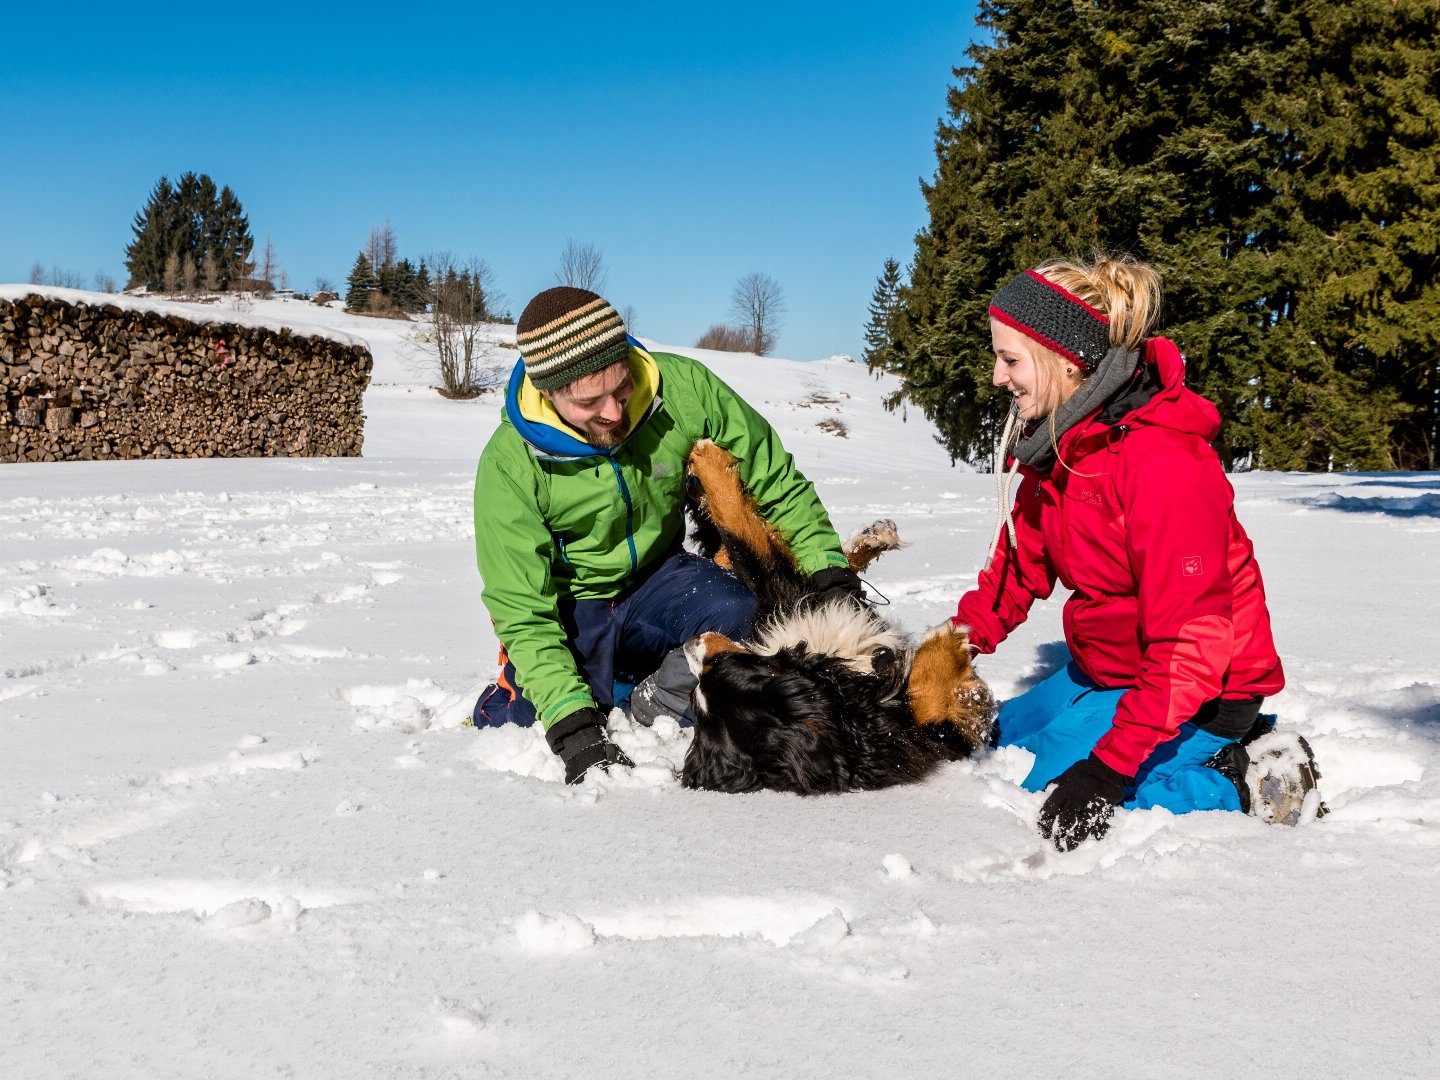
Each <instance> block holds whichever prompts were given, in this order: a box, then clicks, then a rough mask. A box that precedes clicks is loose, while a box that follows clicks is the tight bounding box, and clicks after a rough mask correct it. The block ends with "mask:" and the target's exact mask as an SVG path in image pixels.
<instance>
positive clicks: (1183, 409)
mask: <svg viewBox="0 0 1440 1080" xmlns="http://www.w3.org/2000/svg"><path fill="white" fill-rule="evenodd" d="M1145 363H1146V365H1147V366H1149V367H1152V368H1153V369H1154V371H1155V373H1156V375H1158V376H1159V379H1160V389H1159V390H1158V391H1157V392H1156V393H1155V395H1154V396H1153V397H1151V398H1150V400H1149V401H1147V402H1146V403H1145V404H1143V405H1141V406H1139V407H1138V408H1136V409H1135V410H1134V411H1133V412H1131V413H1129V414H1128V415H1126V416H1125V417H1123V418H1122V419H1121V423H1125V424H1153V425H1155V426H1157V427H1166V428H1170V429H1171V430H1173V431H1183V432H1186V433H1187V434H1191V435H1199V436H1200V437H1201V438H1202V439H1204V440H1205V441H1206V442H1210V441H1212V440H1213V439H1214V438H1215V436H1216V435H1218V434H1220V410H1219V409H1217V408H1216V407H1215V406H1214V404H1213V403H1212V402H1210V401H1209V400H1208V399H1206V398H1203V397H1201V396H1200V395H1199V394H1197V393H1195V391H1193V390H1191V389H1190V388H1189V387H1188V386H1186V385H1185V357H1183V356H1181V355H1180V350H1179V349H1178V348H1177V347H1176V345H1175V343H1174V342H1173V341H1171V340H1170V339H1169V338H1162V337H1157V338H1151V339H1150V340H1149V341H1147V342H1145Z"/></svg>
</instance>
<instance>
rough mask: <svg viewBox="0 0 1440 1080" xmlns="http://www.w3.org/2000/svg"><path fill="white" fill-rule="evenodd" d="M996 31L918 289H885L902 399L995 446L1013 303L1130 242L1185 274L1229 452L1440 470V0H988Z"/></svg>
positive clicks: (1177, 316)
mask: <svg viewBox="0 0 1440 1080" xmlns="http://www.w3.org/2000/svg"><path fill="white" fill-rule="evenodd" d="M978 22H979V25H980V26H981V27H982V28H984V29H985V30H986V31H988V32H989V35H990V40H988V41H987V42H986V43H984V44H977V45H975V46H973V47H971V48H970V49H969V50H968V51H967V56H968V58H969V60H970V63H969V64H968V65H967V66H964V67H960V68H956V69H955V75H956V78H957V83H956V85H954V86H953V87H952V88H951V89H950V91H949V100H948V115H947V116H946V117H945V118H943V119H942V121H941V123H940V126H939V131H938V135H937V139H936V156H937V160H938V165H937V169H936V172H935V175H934V178H933V179H932V180H931V181H930V182H928V183H925V184H923V191H924V195H925V199H926V202H927V203H928V207H929V224H928V225H927V227H926V228H925V229H924V230H923V231H922V232H921V233H920V234H919V235H918V236H917V238H916V247H915V256H914V261H913V264H912V265H911V267H910V273H909V280H908V282H903V283H898V282H896V281H895V280H894V277H895V275H893V272H892V268H891V267H889V266H887V268H886V272H885V274H882V277H881V282H880V283H879V284H878V285H877V291H876V298H875V302H874V303H873V304H872V309H871V325H870V326H869V327H868V328H867V350H866V358H867V360H868V361H869V362H870V364H871V366H872V367H874V368H876V369H877V370H886V371H892V372H895V373H896V374H899V375H900V376H901V378H902V379H903V385H902V388H901V389H900V390H899V391H898V392H897V393H896V394H895V395H892V397H891V399H890V401H889V404H890V405H891V407H895V406H897V405H899V404H900V403H901V402H902V401H910V402H913V403H915V404H916V405H918V406H919V407H920V408H921V409H922V410H923V411H924V412H925V414H926V415H927V416H929V417H931V418H932V419H933V420H934V421H935V422H936V424H937V425H938V427H939V429H940V432H941V435H942V438H943V441H944V443H945V445H946V447H947V448H948V449H949V451H950V453H951V455H952V456H953V457H957V458H964V459H967V460H972V461H980V460H983V458H984V457H985V455H986V454H988V452H989V449H990V447H991V445H992V444H993V441H994V440H995V438H996V437H997V435H998V425H999V424H1000V423H1001V422H1003V418H1004V408H1005V403H1004V401H1003V400H1002V398H1003V395H1002V394H1000V393H998V392H997V391H995V390H994V388H993V387H992V386H991V385H990V373H991V367H992V357H991V356H990V352H989V334H988V329H987V320H986V314H985V311H986V305H987V303H988V301H989V299H990V297H991V296H992V295H993V294H994V293H995V291H996V289H997V288H998V287H999V286H1000V285H1001V284H1003V283H1004V282H1005V281H1006V280H1008V279H1009V278H1010V277H1011V276H1012V275H1013V274H1015V273H1016V272H1017V271H1018V270H1020V269H1022V268H1025V267H1028V266H1033V265H1035V264H1036V263H1038V262H1039V261H1041V260H1042V259H1044V258H1046V257H1049V256H1053V255H1071V256H1085V255H1088V254H1090V253H1091V252H1093V251H1096V250H1106V251H1121V252H1130V253H1132V254H1135V255H1137V256H1139V257H1141V258H1144V259H1147V260H1149V261H1151V262H1153V263H1155V264H1157V265H1158V266H1159V267H1160V269H1161V271H1162V272H1163V274H1164V278H1165V285H1166V311H1165V319H1166V321H1165V325H1164V327H1163V330H1162V332H1164V333H1165V334H1167V335H1168V336H1170V337H1172V338H1174V339H1175V340H1176V341H1177V342H1178V343H1179V345H1180V347H1181V349H1182V350H1183V351H1184V353H1185V355H1186V357H1187V363H1188V371H1187V380H1188V382H1189V384H1190V385H1191V386H1193V387H1194V388H1195V389H1196V390H1198V391H1199V392H1200V393H1202V394H1204V395H1205V396H1207V397H1209V398H1210V399H1211V400H1212V401H1214V402H1215V403H1216V404H1217V405H1218V406H1219V408H1220V412H1221V415H1222V417H1223V419H1224V429H1223V432H1222V435H1221V437H1220V443H1219V450H1220V453H1221V455H1222V459H1223V460H1224V461H1225V462H1226V463H1227V465H1229V466H1231V467H1247V466H1248V467H1255V468H1266V469H1307V470H1323V469H1331V468H1338V469H1397V468H1398V469H1433V468H1435V467H1437V464H1440V462H1437V453H1440V170H1437V168H1436V162H1437V160H1440V146H1437V132H1440V35H1437V33H1436V26H1437V23H1436V7H1435V3H1434V0H1270V2H1268V3H1265V4H1257V3H1254V2H1253V0H1207V2H1205V3H1194V2H1193V0H1132V2H1130V3H1124V4H1080V3H1075V2H1074V0H1004V2H1001V0H981V3H980V14H979V18H978ZM887 279H888V280H890V282H891V284H890V285H887V284H886V281H887ZM892 288H893V292H894V296H893V303H892V302H890V301H889V300H887V299H886V297H887V296H888V295H889V290H890V289H892ZM877 305H878V306H879V308H880V309H881V315H880V316H879V318H878V320H877V317H876V310H877V307H876V306H877ZM871 331H873V332H874V340H873V341H872V340H870V337H871Z"/></svg>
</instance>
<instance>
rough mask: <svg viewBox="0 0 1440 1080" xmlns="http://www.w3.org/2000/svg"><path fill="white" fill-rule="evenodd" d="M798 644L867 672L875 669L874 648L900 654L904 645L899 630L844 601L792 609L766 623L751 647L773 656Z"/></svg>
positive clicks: (904, 647) (856, 669)
mask: <svg viewBox="0 0 1440 1080" xmlns="http://www.w3.org/2000/svg"><path fill="white" fill-rule="evenodd" d="M797 645H804V646H805V647H806V648H807V649H809V650H810V651H811V652H814V653H824V654H826V655H827V656H833V657H835V658H836V659H837V660H840V661H841V662H842V663H844V664H845V665H846V666H847V667H849V668H852V669H853V670H855V671H861V672H864V673H866V674H869V673H871V672H872V671H873V670H874V668H873V667H872V664H871V661H872V659H873V658H874V656H875V652H876V650H878V649H888V650H889V651H890V652H892V653H894V654H895V655H897V656H899V655H903V654H904V652H905V651H906V648H907V645H906V640H905V638H904V637H903V636H902V635H901V634H900V633H899V632H897V631H896V630H894V629H893V628H892V627H890V626H888V625H887V624H886V623H885V622H884V621H882V620H880V619H877V618H875V616H874V615H872V614H870V613H869V612H865V611H861V610H860V609H859V608H858V607H857V606H856V605H854V604H852V603H850V602H849V601H846V600H837V601H835V602H834V603H830V604H825V605H824V606H822V607H819V608H812V609H808V610H805V611H799V612H792V613H790V614H787V615H786V616H785V617H784V618H781V619H778V620H776V621H774V622H771V623H769V624H768V625H766V626H764V627H762V628H761V630H760V632H759V633H758V634H757V635H756V637H755V641H754V643H753V649H754V651H755V652H757V653H760V654H761V655H762V656H773V655H774V654H775V653H778V652H779V651H780V650H781V649H784V648H787V647H789V646H797Z"/></svg>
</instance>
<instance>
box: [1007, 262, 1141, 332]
mask: <svg viewBox="0 0 1440 1080" xmlns="http://www.w3.org/2000/svg"><path fill="white" fill-rule="evenodd" d="M1035 272H1036V273H1037V274H1039V275H1040V276H1041V277H1043V278H1045V280H1047V281H1051V282H1054V283H1055V284H1056V285H1059V286H1060V287H1061V288H1062V289H1064V290H1066V291H1067V292H1070V293H1073V294H1075V295H1076V296H1078V297H1079V298H1080V299H1081V300H1084V301H1085V303H1087V304H1089V305H1090V306H1091V307H1093V308H1094V309H1095V310H1096V311H1099V312H1102V313H1103V314H1105V315H1106V316H1108V317H1109V319H1110V344H1111V345H1139V344H1140V343H1141V342H1142V341H1144V340H1145V339H1146V338H1147V337H1150V336H1151V333H1152V332H1153V330H1154V328H1155V326H1156V325H1157V324H1158V323H1159V321H1160V273H1159V271H1158V270H1156V269H1155V268H1154V267H1153V266H1151V265H1150V264H1149V263H1146V262H1141V261H1140V260H1139V259H1136V258H1134V257H1133V256H1130V255H1096V256H1095V257H1094V258H1093V259H1092V260H1091V261H1090V262H1088V263H1077V262H1069V261H1067V260H1065V259H1050V260H1047V261H1046V262H1043V263H1041V264H1040V265H1039V266H1037V267H1036V268H1035Z"/></svg>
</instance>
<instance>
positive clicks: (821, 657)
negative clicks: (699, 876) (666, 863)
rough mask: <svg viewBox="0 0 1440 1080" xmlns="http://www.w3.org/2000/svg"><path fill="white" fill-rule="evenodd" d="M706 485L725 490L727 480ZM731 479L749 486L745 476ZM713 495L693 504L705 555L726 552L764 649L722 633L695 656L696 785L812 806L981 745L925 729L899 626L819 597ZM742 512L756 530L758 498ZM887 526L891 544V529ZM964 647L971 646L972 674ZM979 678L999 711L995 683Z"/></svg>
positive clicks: (783, 555)
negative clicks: (752, 601)
mask: <svg viewBox="0 0 1440 1080" xmlns="http://www.w3.org/2000/svg"><path fill="white" fill-rule="evenodd" d="M720 453H722V454H723V451H721V452H720ZM727 457H728V455H727ZM692 460H693V459H692ZM732 460H733V459H732ZM702 471H703V470H702ZM708 475H709V476H710V477H711V478H712V481H713V479H714V477H715V470H714V469H711V470H710V471H709V473H708ZM725 482H726V483H727V484H728V483H733V484H734V485H736V487H738V486H739V480H738V477H733V478H726V480H725ZM706 494H709V493H703V494H702V496H701V497H700V498H698V499H696V500H695V506H694V507H693V513H694V516H695V517H696V519H697V521H698V522H699V523H700V525H699V528H698V529H697V530H696V534H697V535H698V537H699V539H700V542H701V545H702V547H705V546H707V544H708V546H710V547H711V549H712V550H713V549H715V548H723V551H724V555H725V556H726V558H727V560H728V563H729V565H730V567H731V569H732V570H733V571H734V573H735V574H736V576H737V577H738V578H739V579H740V580H741V581H742V582H743V583H744V584H745V585H746V586H747V587H749V588H750V589H751V591H752V592H754V593H755V596H756V598H757V599H758V601H759V610H758V616H757V621H756V626H755V632H754V634H753V635H752V642H754V643H755V644H754V646H753V650H752V647H749V646H738V645H736V644H735V643H733V642H729V641H727V640H726V639H723V638H720V637H719V635H702V636H701V637H699V638H696V639H694V640H693V641H691V642H689V643H688V644H687V645H686V647H685V652H686V656H687V657H688V658H689V659H690V664H691V668H692V670H694V671H696V673H697V674H698V675H699V685H698V686H697V688H696V690H695V692H694V694H693V696H692V699H691V711H692V713H693V714H694V718H695V729H694V740H693V741H692V743H691V746H690V749H689V751H688V753H687V754H686V757H685V766H684V770H683V772H682V775H681V781H682V783H683V784H684V785H685V786H686V787H691V788H705V789H710V790H715V791H727V792H745V791H756V790H761V789H768V790H773V791H789V792H794V793H796V794H800V795H816V794H823V793H832V792H842V791H853V790H863V789H873V788H884V787H889V786H891V785H894V784H904V783H911V782H914V781H918V780H921V779H923V778H924V777H925V776H927V775H928V774H929V773H930V772H931V771H932V770H933V769H934V768H935V767H936V766H937V765H938V764H939V763H940V762H941V761H944V760H947V759H951V758H954V757H959V756H963V755H965V754H968V753H970V752H972V751H973V750H974V749H975V748H976V743H977V742H978V741H979V739H978V738H976V737H974V732H973V730H972V731H969V732H967V731H966V730H964V729H963V728H962V727H960V726H957V725H955V724H953V723H950V722H948V721H947V722H941V723H926V724H925V725H923V726H919V725H917V723H916V715H915V712H914V711H913V710H912V707H911V699H910V694H909V686H908V680H909V676H910V670H911V661H912V660H913V659H914V652H913V651H912V650H911V648H910V644H909V642H908V640H907V639H905V637H904V636H903V635H902V634H901V633H900V632H899V631H898V630H897V628H896V627H894V626H893V625H892V624H891V623H889V622H888V621H887V620H885V619H883V618H882V617H881V616H880V615H878V614H877V613H876V612H875V611H874V609H873V608H871V607H870V606H869V605H868V604H865V603H862V602H860V601H858V600H854V599H851V598H849V597H846V596H840V597H830V598H827V597H825V596H823V595H821V594H819V593H818V592H817V590H816V588H815V585H814V583H813V581H812V580H811V578H810V577H808V576H807V575H805V574H804V573H802V572H801V571H800V570H799V569H797V567H796V566H795V563H794V561H793V558H792V557H791V555H790V552H789V549H788V546H786V545H785V544H784V542H783V541H781V540H779V538H778V537H777V536H776V535H775V534H774V533H773V531H769V530H766V529H764V528H763V525H762V526H756V525H755V523H754V522H746V523H745V525H746V527H745V528H744V529H732V528H730V527H727V525H732V524H734V523H735V522H736V517H735V513H734V506H735V505H736V504H735V502H734V500H732V501H731V503H730V504H729V509H727V510H725V512H724V514H722V515H720V516H727V515H728V517H729V520H728V521H723V520H716V515H712V513H711V509H712V506H711V502H710V500H709V499H707V498H706V497H704V495H706ZM732 494H733V492H732ZM744 502H745V506H746V510H747V512H751V513H754V514H755V516H756V518H757V519H758V511H756V510H755V509H754V506H753V501H751V500H749V499H748V495H747V496H746V498H745V499H744ZM877 526H888V527H889V533H890V534H891V535H892V536H893V532H894V527H893V525H891V524H890V523H877ZM874 528H876V527H875V526H872V529H874ZM742 534H743V535H742ZM757 537H759V538H760V539H759V540H758V541H757ZM893 543H894V541H892V542H891V544H890V545H889V546H893ZM947 634H948V631H947ZM802 635H808V636H802ZM827 636H828V637H829V640H821V639H822V638H826V637H827ZM810 638H814V639H815V640H810ZM928 640H929V639H927V642H928ZM963 643H964V638H963V637H960V639H959V645H958V647H959V648H960V649H961V652H962V655H963V656H964V666H965V667H966V668H967V669H968V660H969V656H968V653H966V652H964V651H963V649H964V645H963ZM937 644H938V645H940V646H942V647H944V648H955V647H956V646H955V645H954V644H953V643H949V642H937ZM973 681H974V683H975V684H976V685H978V686H979V688H980V690H981V691H982V693H983V698H984V700H983V702H982V703H980V706H979V707H980V708H981V709H983V710H988V709H989V705H990V702H989V697H988V692H984V684H983V683H980V682H979V680H978V679H974V680H973ZM986 723H987V724H988V716H987V719H986Z"/></svg>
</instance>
